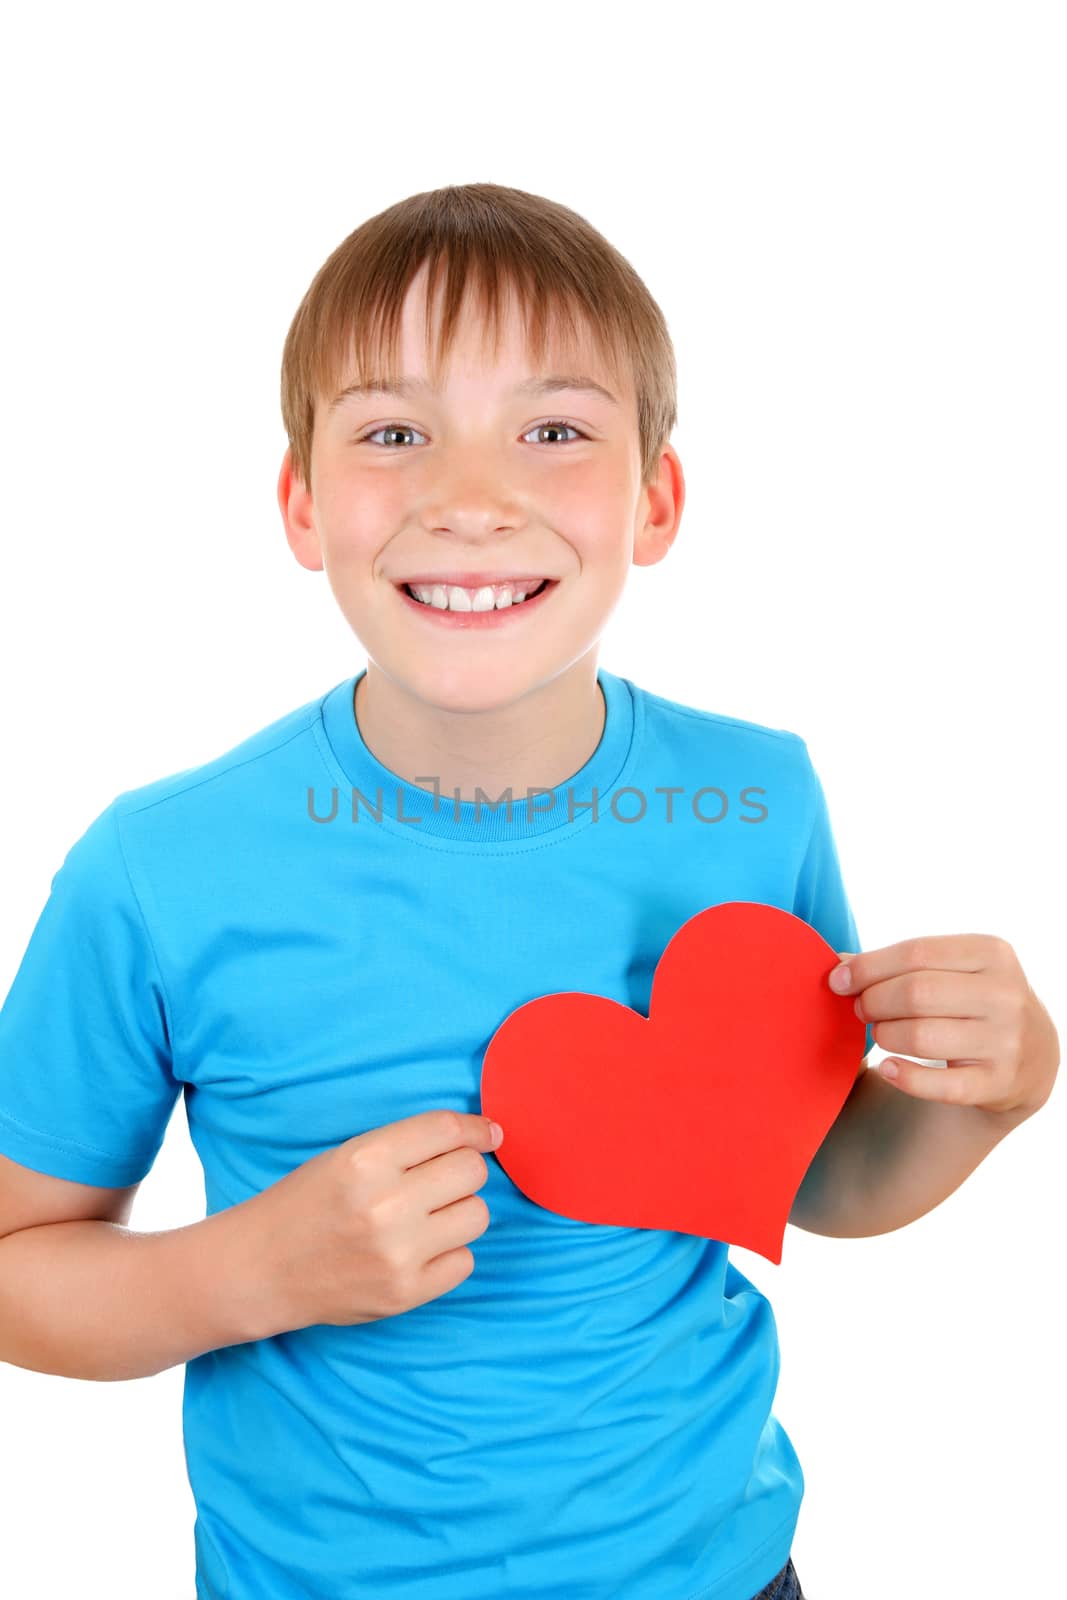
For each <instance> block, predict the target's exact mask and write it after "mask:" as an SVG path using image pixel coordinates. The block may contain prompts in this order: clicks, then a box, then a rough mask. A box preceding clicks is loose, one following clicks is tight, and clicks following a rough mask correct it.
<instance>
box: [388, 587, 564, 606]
mask: <svg viewBox="0 0 1067 1600" xmlns="http://www.w3.org/2000/svg"><path fill="white" fill-rule="evenodd" d="M408 587H409V589H410V590H411V592H412V594H413V595H415V596H416V598H417V599H419V600H421V601H422V603H423V605H428V606H436V608H437V610H438V611H493V610H497V611H502V610H503V608H504V607H505V606H510V605H517V604H519V603H520V602H521V601H523V600H525V599H526V596H527V594H528V592H529V591H528V590H526V589H518V588H516V589H513V588H512V587H511V585H510V584H506V583H505V584H499V585H493V584H489V583H487V584H485V585H484V586H483V587H482V588H481V589H461V588H459V587H457V586H456V585H454V584H447V585H446V584H440V583H435V584H433V585H431V586H427V585H425V584H415V583H412V584H409V585H408ZM533 587H534V588H537V587H538V586H537V585H536V584H534V586H533Z"/></svg>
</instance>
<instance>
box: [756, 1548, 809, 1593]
mask: <svg viewBox="0 0 1067 1600" xmlns="http://www.w3.org/2000/svg"><path fill="white" fill-rule="evenodd" d="M752 1600H804V1591H803V1589H802V1588H801V1587H800V1579H799V1578H798V1577H797V1569H796V1568H795V1567H794V1565H793V1558H792V1556H790V1558H789V1560H788V1561H787V1562H786V1564H785V1566H784V1567H783V1568H782V1570H781V1572H779V1573H778V1575H777V1577H774V1578H772V1579H771V1581H770V1583H768V1584H765V1585H764V1587H763V1588H762V1589H761V1590H760V1592H759V1594H754V1595H753V1596H752Z"/></svg>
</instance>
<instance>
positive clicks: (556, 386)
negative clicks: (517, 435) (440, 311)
mask: <svg viewBox="0 0 1067 1600" xmlns="http://www.w3.org/2000/svg"><path fill="white" fill-rule="evenodd" d="M560 389H584V390H586V391H587V392H588V393H590V394H598V395H600V397H601V399H603V400H610V402H611V404H612V405H613V406H617V405H618V403H619V402H618V400H617V399H616V398H615V396H614V395H613V394H612V393H610V391H609V390H607V389H605V388H604V386H603V384H600V383H597V382H596V381H595V380H594V379H593V378H584V377H566V376H564V377H551V378H527V379H526V380H525V382H523V383H517V384H516V385H515V387H514V389H512V391H511V392H512V394H556V393H557V392H558V391H559V390H560ZM420 393H423V394H425V393H430V394H439V393H440V391H439V390H437V389H431V387H430V385H429V384H428V383H426V382H424V381H423V380H422V379H421V378H376V379H374V380H373V382H370V383H350V384H349V385H348V387H347V388H346V389H342V390H341V392H340V394H338V395H335V396H334V398H333V399H332V400H331V401H330V404H329V407H328V411H335V410H336V409H337V407H338V406H339V405H341V403H342V402H343V401H345V400H349V399H351V398H352V397H353V396H355V395H376V394H386V395H388V394H395V395H399V396H400V397H401V399H409V398H410V397H411V396H412V395H415V394H420Z"/></svg>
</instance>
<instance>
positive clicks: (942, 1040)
mask: <svg viewBox="0 0 1067 1600" xmlns="http://www.w3.org/2000/svg"><path fill="white" fill-rule="evenodd" d="M838 955H839V956H840V959H841V961H842V962H844V963H846V965H844V966H841V967H835V968H834V970H833V972H832V973H831V974H830V987H831V989H833V990H834V991H835V993H838V994H854V995H855V996H856V1006H855V1009H856V1015H857V1016H858V1017H860V1018H862V1019H863V1021H864V1022H869V1023H871V1025H872V1032H873V1035H874V1039H875V1042H876V1043H877V1045H878V1047H879V1049H882V1050H904V1051H907V1052H908V1054H910V1055H916V1056H925V1057H926V1058H927V1059H928V1060H930V1061H945V1062H946V1063H947V1065H948V1070H947V1071H945V1070H943V1069H942V1068H940V1067H928V1066H923V1065H922V1064H921V1063H919V1062H915V1061H903V1060H901V1059H900V1057H899V1056H893V1057H889V1056H887V1057H886V1059H885V1060H884V1061H880V1062H879V1063H878V1065H877V1068H876V1070H877V1071H879V1072H881V1074H882V1076H883V1077H886V1078H888V1079H889V1080H890V1081H891V1082H892V1083H895V1084H896V1086H897V1087H898V1088H899V1089H903V1090H904V1092H905V1093H906V1094H911V1095H915V1096H916V1098H917V1099H920V1100H942V1101H945V1102H946V1103H948V1104H951V1105H967V1106H978V1107H980V1108H981V1109H982V1110H985V1111H992V1112H997V1113H1001V1114H1003V1115H1004V1116H1006V1117H1009V1118H1011V1119H1013V1120H1015V1121H1022V1120H1023V1119H1024V1118H1025V1117H1028V1116H1030V1115H1031V1114H1032V1113H1033V1112H1034V1111H1037V1110H1039V1109H1040V1107H1041V1106H1043V1105H1044V1103H1045V1101H1046V1100H1047V1099H1048V1097H1049V1095H1050V1094H1051V1092H1052V1085H1053V1083H1054V1082H1055V1080H1056V1071H1057V1068H1058V1067H1059V1060H1060V1046H1059V1037H1058V1035H1057V1033H1056V1029H1055V1027H1054V1025H1053V1022H1052V1018H1051V1017H1050V1016H1049V1014H1048V1012H1047V1011H1046V1010H1045V1007H1044V1006H1043V1005H1042V1004H1041V1001H1040V1000H1039V999H1038V997H1037V995H1036V994H1035V993H1034V991H1033V990H1032V989H1031V987H1030V985H1029V983H1028V982H1027V981H1026V974H1025V973H1024V972H1023V969H1022V967H1021V966H1020V965H1019V960H1018V957H1017V956H1016V954H1015V951H1014V950H1013V949H1012V947H1011V945H1010V944H1008V943H1007V941H1006V940H1005V939H998V938H995V937H994V936H993V935H992V934H984V933H958V934H946V935H944V936H942V937H938V938H924V939H905V940H903V941H902V942H901V943H900V944H888V945H885V946H884V947H883V948H882V949H880V950H864V951H861V952H860V953H859V954H858V955H852V954H850V953H849V952H847V951H838ZM845 973H847V974H849V975H850V980H851V981H850V982H849V983H848V984H842V983H841V982H840V979H841V976H842V974H845ZM894 1066H895V1067H896V1071H895V1072H893V1071H892V1070H891V1069H892V1067H894ZM887 1069H890V1070H887Z"/></svg>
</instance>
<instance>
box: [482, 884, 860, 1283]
mask: <svg viewBox="0 0 1067 1600" xmlns="http://www.w3.org/2000/svg"><path fill="white" fill-rule="evenodd" d="M837 964H838V957H837V952H836V951H835V950H834V949H833V948H832V946H830V945H829V944H828V943H827V942H826V940H825V939H824V938H823V937H822V935H821V934H820V933H818V932H817V931H816V930H815V929H814V928H813V927H811V926H810V924H809V923H807V922H805V921H804V920H803V919H802V918H801V917H797V916H794V914H793V913H792V912H790V911H782V910H780V909H779V908H778V907H777V906H766V905H761V904H757V903H755V902H753V901H747V900H731V901H727V902H725V903H724V904H722V905H716V906H709V907H708V908H707V909H706V910H704V911H699V912H697V914H696V915H695V916H693V917H690V919H689V920H688V921H687V922H685V923H683V924H682V926H681V927H680V928H679V929H678V931H677V932H676V933H675V934H674V935H673V936H672V938H671V939H670V941H669V943H668V944H667V947H666V949H665V950H664V952H663V954H662V956H661V957H660V959H659V962H658V964H657V966H656V971H655V975H654V977H653V981H652V992H651V997H650V1004H649V1015H648V1016H647V1017H644V1016H642V1015H641V1013H640V1012H637V1011H633V1010H631V1008H630V1007H629V1006H624V1005H621V1004H620V1003H619V1002H618V1001H617V1000H609V999H606V998H604V997H603V996H602V995H595V994H583V993H580V992H577V991H570V992H565V993H561V994H547V995H540V996H539V997H538V998H536V999H534V1000H529V1001H527V1002H526V1003H525V1004H524V1005H521V1006H518V1007H517V1008H516V1009H515V1010H514V1011H512V1012H511V1013H510V1015H508V1016H507V1017H505V1019H504V1021H503V1022H502V1023H501V1024H500V1026H499V1028H497V1030H496V1032H495V1033H494V1034H493V1037H492V1038H491V1039H490V1041H489V1045H488V1047H487V1049H486V1052H485V1056H484V1059H483V1062H482V1107H481V1109H482V1113H483V1114H484V1115H485V1116H487V1117H492V1118H493V1119H494V1121H496V1122H499V1123H500V1125H501V1126H502V1127H503V1129H504V1135H505V1137H504V1143H503V1144H502V1145H501V1146H500V1148H499V1149H498V1150H497V1151H496V1152H495V1155H496V1158H497V1160H498V1161H499V1162H500V1164H501V1166H502V1167H503V1168H504V1170H505V1172H507V1174H508V1176H509V1177H510V1178H511V1180H512V1182H513V1183H514V1184H515V1185H516V1186H517V1187H518V1188H519V1189H521V1190H522V1192H523V1194H525V1195H526V1196H527V1197H528V1198H529V1199H530V1200H533V1201H534V1202H535V1203H536V1204H537V1205H540V1206H544V1207H545V1208H546V1209H547V1210H549V1211H555V1212H557V1213H558V1214H559V1215H560V1216H564V1217H572V1218H573V1219H574V1220H575V1221H578V1222H597V1223H608V1224H610V1225H613V1226H616V1227H624V1228H665V1229H671V1230H674V1231H676V1232H679V1233H692V1234H697V1235H699V1236H701V1237H703V1238H707V1239H720V1240H722V1241H723V1242H725V1243H729V1244H736V1245H743V1246H744V1247H745V1248H746V1249H748V1250H755V1251H757V1252H758V1253H759V1254H760V1255H762V1256H765V1257H766V1258H767V1260H768V1261H773V1262H774V1263H775V1264H776V1265H777V1264H778V1263H780V1262H781V1259H782V1241H783V1238H784V1236H785V1225H786V1223H787V1221H788V1220H789V1212H790V1208H791V1207H792V1204H793V1200H794V1199H795V1197H796V1193H797V1190H798V1189H799V1188H800V1185H801V1182H802V1181H803V1178H804V1174H805V1173H806V1172H807V1170H808V1167H809V1166H810V1165H811V1162H812V1159H813V1158H814V1156H815V1152H816V1151H817V1150H818V1148H819V1146H820V1144H821V1143H822V1141H823V1139H824V1138H825V1137H826V1134H827V1133H828V1132H829V1130H830V1127H831V1126H832V1124H833V1122H834V1119H835V1118H836V1117H837V1114H838V1112H839V1111H840V1110H841V1107H842V1106H843V1105H844V1103H845V1100H846V1099H847V1098H848V1095H849V1093H850V1091H851V1089H852V1085H853V1083H854V1081H855V1078H856V1072H857V1069H858V1067H859V1063H860V1061H861V1059H862V1057H863V1048H864V1044H865V1041H866V1028H865V1024H864V1023H863V1022H862V1020H861V1019H860V1018H859V1017H857V1016H856V1013H855V1011H854V1009H853V999H852V997H851V996H850V995H839V994H835V993H834V992H833V990H832V989H831V988H830V987H829V985H828V983H827V978H828V977H829V974H830V972H831V970H832V969H833V968H834V967H835V966H837Z"/></svg>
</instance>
